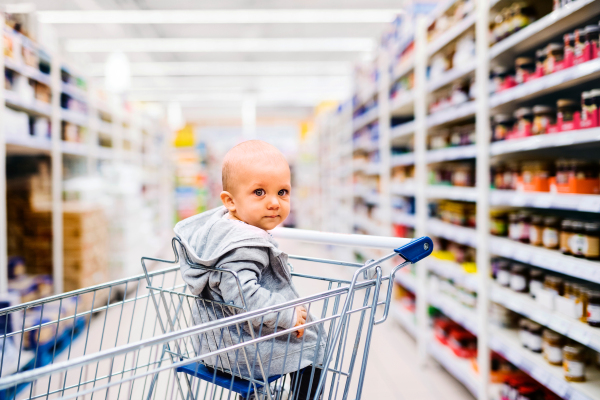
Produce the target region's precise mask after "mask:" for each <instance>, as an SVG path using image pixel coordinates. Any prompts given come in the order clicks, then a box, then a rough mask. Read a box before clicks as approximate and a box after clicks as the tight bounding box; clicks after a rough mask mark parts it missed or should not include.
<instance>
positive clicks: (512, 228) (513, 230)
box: [508, 224, 523, 240]
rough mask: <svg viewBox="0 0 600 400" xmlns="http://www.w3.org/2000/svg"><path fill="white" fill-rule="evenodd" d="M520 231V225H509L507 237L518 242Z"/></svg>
mask: <svg viewBox="0 0 600 400" xmlns="http://www.w3.org/2000/svg"><path fill="white" fill-rule="evenodd" d="M522 231H523V230H522V226H521V224H510V225H509V226H508V236H509V237H510V238H511V239H512V240H519V239H521V234H522Z"/></svg>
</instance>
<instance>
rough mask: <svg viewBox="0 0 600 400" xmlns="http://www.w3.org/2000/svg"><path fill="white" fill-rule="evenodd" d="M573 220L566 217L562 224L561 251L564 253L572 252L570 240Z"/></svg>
mask: <svg viewBox="0 0 600 400" xmlns="http://www.w3.org/2000/svg"><path fill="white" fill-rule="evenodd" d="M572 225H573V221H572V220H570V219H564V220H563V221H562V222H561V224H560V252H561V253H563V254H571V249H570V247H569V241H570V240H571V232H572Z"/></svg>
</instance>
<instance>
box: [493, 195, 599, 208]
mask: <svg viewBox="0 0 600 400" xmlns="http://www.w3.org/2000/svg"><path fill="white" fill-rule="evenodd" d="M490 204H491V205H493V206H510V207H532V208H543V209H555V210H572V211H584V212H600V195H594V194H562V193H545V192H518V191H515V190H492V191H491V194H490Z"/></svg>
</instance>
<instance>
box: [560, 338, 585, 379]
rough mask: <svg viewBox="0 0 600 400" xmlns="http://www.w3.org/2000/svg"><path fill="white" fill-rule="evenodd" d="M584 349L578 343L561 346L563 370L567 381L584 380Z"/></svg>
mask: <svg viewBox="0 0 600 400" xmlns="http://www.w3.org/2000/svg"><path fill="white" fill-rule="evenodd" d="M585 361H586V360H585V350H584V348H583V346H580V345H578V344H570V345H567V346H565V347H563V370H564V372H565V379H566V380H567V381H569V382H585Z"/></svg>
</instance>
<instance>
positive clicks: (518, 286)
mask: <svg viewBox="0 0 600 400" xmlns="http://www.w3.org/2000/svg"><path fill="white" fill-rule="evenodd" d="M528 276H529V273H528V271H527V267H526V266H525V265H523V264H519V263H513V265H512V267H511V269H510V288H511V289H512V290H514V291H515V292H518V293H527V292H528V291H529V286H528V282H527V280H528Z"/></svg>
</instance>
